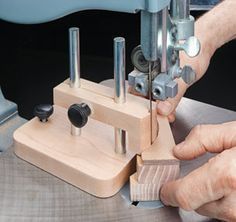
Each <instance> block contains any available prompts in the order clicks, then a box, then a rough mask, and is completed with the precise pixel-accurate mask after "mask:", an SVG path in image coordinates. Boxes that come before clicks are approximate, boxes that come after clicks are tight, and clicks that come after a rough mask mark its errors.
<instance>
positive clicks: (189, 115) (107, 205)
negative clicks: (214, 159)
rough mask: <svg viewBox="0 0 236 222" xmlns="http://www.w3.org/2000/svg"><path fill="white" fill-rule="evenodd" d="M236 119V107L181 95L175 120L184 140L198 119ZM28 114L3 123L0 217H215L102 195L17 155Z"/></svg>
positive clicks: (185, 168) (188, 166) (184, 167)
mask: <svg viewBox="0 0 236 222" xmlns="http://www.w3.org/2000/svg"><path fill="white" fill-rule="evenodd" d="M235 119H236V112H233V111H229V110H225V109H222V108H218V107H215V106H211V105H207V104H204V103H200V102H197V101H194V100H190V99H186V98H183V99H182V101H181V103H180V105H179V107H178V109H177V118H176V121H175V123H174V124H172V129H173V134H174V137H175V140H176V142H177V143H178V142H180V141H181V140H183V139H184V137H185V136H186V135H187V134H188V132H189V131H190V129H191V128H192V127H193V126H195V125H197V124H206V123H222V122H226V121H232V120H235ZM24 122H26V120H24V119H22V118H20V117H19V116H15V117H14V118H12V119H10V120H8V122H6V123H5V124H3V125H0V149H1V150H3V152H2V153H1V154H0V200H1V207H0V221H9V222H11V221H19V222H20V221H44V222H45V221H50V222H53V221H57V222H58V221H67V222H69V221H96V222H99V221H103V222H104V221H160V222H162V221H171V222H175V221H188V222H189V221H191V222H193V221H213V220H209V219H206V218H203V217H198V216H196V214H194V213H186V212H183V211H180V215H181V216H179V210H178V209H176V208H168V207H160V208H156V209H154V208H152V207H151V208H149V209H148V208H146V207H141V205H142V204H141V205H140V203H136V204H135V205H137V206H135V205H133V204H132V203H131V202H129V201H127V198H124V197H123V193H122V191H121V192H119V193H118V194H116V195H115V196H113V197H112V198H108V199H99V198H96V197H94V196H91V195H89V194H87V193H85V192H83V191H81V190H80V189H78V188H75V187H73V186H72V185H70V184H67V183H66V182H64V181H62V180H60V179H58V178H56V177H54V176H52V175H50V174H48V173H46V172H44V171H42V170H40V169H38V168H37V167H35V166H32V165H30V164H29V163H27V162H25V161H23V160H21V159H19V158H17V157H16V156H15V155H14V153H13V147H12V133H13V131H14V130H15V129H16V128H17V127H19V126H20V125H22V124H23V123H24ZM210 156H211V155H210V154H207V155H205V156H203V157H201V158H198V159H196V160H194V161H184V162H182V164H181V176H183V175H185V174H187V173H188V172H190V171H191V170H193V169H194V168H196V167H198V166H199V165H201V164H203V163H204V162H206V161H207V159H209V158H210Z"/></svg>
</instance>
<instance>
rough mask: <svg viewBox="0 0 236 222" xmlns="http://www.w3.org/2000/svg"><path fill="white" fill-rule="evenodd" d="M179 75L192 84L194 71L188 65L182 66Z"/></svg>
mask: <svg viewBox="0 0 236 222" xmlns="http://www.w3.org/2000/svg"><path fill="white" fill-rule="evenodd" d="M181 77H182V79H183V80H184V82H185V83H187V84H189V85H190V84H192V83H194V81H195V80H196V73H195V72H194V70H193V69H192V67H190V66H184V68H183V69H182V73H181Z"/></svg>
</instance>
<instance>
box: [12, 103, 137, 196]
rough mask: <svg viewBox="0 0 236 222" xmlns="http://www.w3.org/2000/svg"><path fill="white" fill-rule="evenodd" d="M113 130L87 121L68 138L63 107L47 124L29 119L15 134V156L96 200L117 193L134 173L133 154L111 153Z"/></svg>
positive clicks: (67, 126) (68, 128)
mask: <svg viewBox="0 0 236 222" xmlns="http://www.w3.org/2000/svg"><path fill="white" fill-rule="evenodd" d="M113 133H114V129H113V127H111V126H109V125H106V124H103V123H101V122H98V121H96V120H93V119H90V120H89V122H88V124H87V125H86V126H85V127H84V128H83V130H82V135H81V136H80V137H77V136H71V134H70V122H69V120H68V118H67V110H66V109H65V108H62V107H59V106H54V114H53V115H52V117H51V118H50V119H49V121H48V122H46V123H42V122H40V121H39V120H38V119H37V118H34V119H32V120H31V121H29V122H27V123H26V124H25V125H23V126H22V127H20V128H19V129H17V130H16V131H15V133H14V143H15V144H14V147H15V153H16V155H17V156H19V157H21V158H22V159H24V160H26V161H28V162H30V163H32V164H33V165H36V166H38V167H40V168H41V169H43V170H45V171H47V172H49V173H51V174H53V175H55V176H57V177H59V178H61V179H63V180H65V181H67V182H69V183H71V184H73V185H75V186H77V187H79V188H81V189H82V190H85V191H87V192H88V193H90V194H93V195H95V196H98V197H110V196H112V195H114V194H115V193H117V192H118V191H119V190H120V188H121V187H122V186H123V185H124V184H125V183H126V181H127V180H128V178H129V176H130V174H132V173H133V172H134V170H135V159H134V158H135V153H132V152H129V151H128V152H127V153H126V155H117V154H116V153H115V152H114V135H113Z"/></svg>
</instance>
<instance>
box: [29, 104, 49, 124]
mask: <svg viewBox="0 0 236 222" xmlns="http://www.w3.org/2000/svg"><path fill="white" fill-rule="evenodd" d="M52 114H53V106H52V105H50V104H40V105H37V106H35V108H34V116H37V117H38V118H39V120H40V121H41V122H43V123H45V122H47V121H48V118H49V117H50V116H51V115H52Z"/></svg>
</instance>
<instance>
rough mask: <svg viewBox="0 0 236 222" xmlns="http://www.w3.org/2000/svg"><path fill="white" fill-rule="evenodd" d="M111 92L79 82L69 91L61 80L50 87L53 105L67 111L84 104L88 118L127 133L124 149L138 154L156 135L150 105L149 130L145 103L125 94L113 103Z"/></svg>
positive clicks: (95, 84) (94, 85)
mask: <svg viewBox="0 0 236 222" xmlns="http://www.w3.org/2000/svg"><path fill="white" fill-rule="evenodd" d="M113 98H114V89H112V88H110V87H106V86H103V85H99V84H97V83H94V82H90V81H87V80H84V79H81V87H80V88H76V89H74V88H70V86H69V83H68V81H65V82H63V83H61V84H60V85H58V86H57V87H55V88H54V104H56V105H59V106H62V107H64V108H68V107H69V106H70V105H72V104H74V103H81V102H84V103H87V104H88V105H89V106H90V108H91V109H92V114H91V116H90V117H91V118H92V119H95V120H98V121H101V122H103V123H106V124H108V125H111V126H113V127H117V128H120V129H123V130H125V131H127V133H128V148H129V149H130V150H132V151H134V152H136V153H139V154H140V153H141V152H142V151H144V150H145V149H147V148H148V147H150V145H151V132H152V133H153V135H152V138H156V136H157V119H156V109H155V103H153V110H152V114H153V115H152V116H153V121H152V122H153V123H152V126H153V129H152V130H150V112H149V101H148V100H147V99H145V98H141V97H137V96H134V95H131V94H127V101H126V103H124V104H117V103H115V102H114V99H113Z"/></svg>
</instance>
